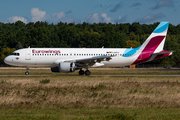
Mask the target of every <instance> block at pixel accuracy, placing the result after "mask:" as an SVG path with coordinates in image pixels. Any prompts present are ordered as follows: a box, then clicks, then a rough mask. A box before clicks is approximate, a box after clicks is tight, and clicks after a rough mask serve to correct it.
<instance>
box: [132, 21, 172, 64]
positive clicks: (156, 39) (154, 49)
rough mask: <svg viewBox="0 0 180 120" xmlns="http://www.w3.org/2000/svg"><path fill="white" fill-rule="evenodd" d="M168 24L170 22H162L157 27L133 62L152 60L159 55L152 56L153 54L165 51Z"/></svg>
mask: <svg viewBox="0 0 180 120" xmlns="http://www.w3.org/2000/svg"><path fill="white" fill-rule="evenodd" d="M168 26H169V22H161V23H160V24H159V25H158V26H157V27H156V29H155V30H154V31H153V32H152V33H151V35H150V36H149V37H148V38H147V39H146V41H145V42H144V43H143V44H142V46H140V48H139V50H138V51H137V52H136V55H139V56H138V58H137V60H136V61H135V62H134V63H133V64H136V63H142V62H147V61H151V60H153V59H155V58H156V57H157V55H156V56H155V55H154V56H152V54H154V53H159V52H161V51H163V48H164V43H165V39H166V35H167V31H168Z"/></svg>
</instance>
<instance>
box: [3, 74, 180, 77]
mask: <svg viewBox="0 0 180 120" xmlns="http://www.w3.org/2000/svg"><path fill="white" fill-rule="evenodd" d="M49 76H80V75H0V77H49ZM84 76H85V75H84ZM91 76H92V77H146V76H155V77H156V76H157V77H158V76H162V77H164V76H172V77H180V75H179V74H177V75H176V74H169V75H167V74H160V75H158V74H154V75H90V76H87V77H91ZM82 77H83V76H82Z"/></svg>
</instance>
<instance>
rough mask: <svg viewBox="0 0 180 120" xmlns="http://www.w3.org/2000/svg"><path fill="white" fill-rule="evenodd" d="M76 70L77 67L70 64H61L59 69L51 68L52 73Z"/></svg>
mask: <svg viewBox="0 0 180 120" xmlns="http://www.w3.org/2000/svg"><path fill="white" fill-rule="evenodd" d="M75 70H76V65H75V63H73V62H72V63H70V62H60V63H59V67H53V68H51V71H52V72H64V73H68V72H74V71H75Z"/></svg>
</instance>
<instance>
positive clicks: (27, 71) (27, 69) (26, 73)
mask: <svg viewBox="0 0 180 120" xmlns="http://www.w3.org/2000/svg"><path fill="white" fill-rule="evenodd" d="M25 75H29V67H27V68H26V72H25Z"/></svg>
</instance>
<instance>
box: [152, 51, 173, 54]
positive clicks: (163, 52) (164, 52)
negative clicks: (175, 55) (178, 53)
mask: <svg viewBox="0 0 180 120" xmlns="http://www.w3.org/2000/svg"><path fill="white" fill-rule="evenodd" d="M172 52H174V51H161V52H158V53H153V54H151V55H163V54H166V53H172Z"/></svg>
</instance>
